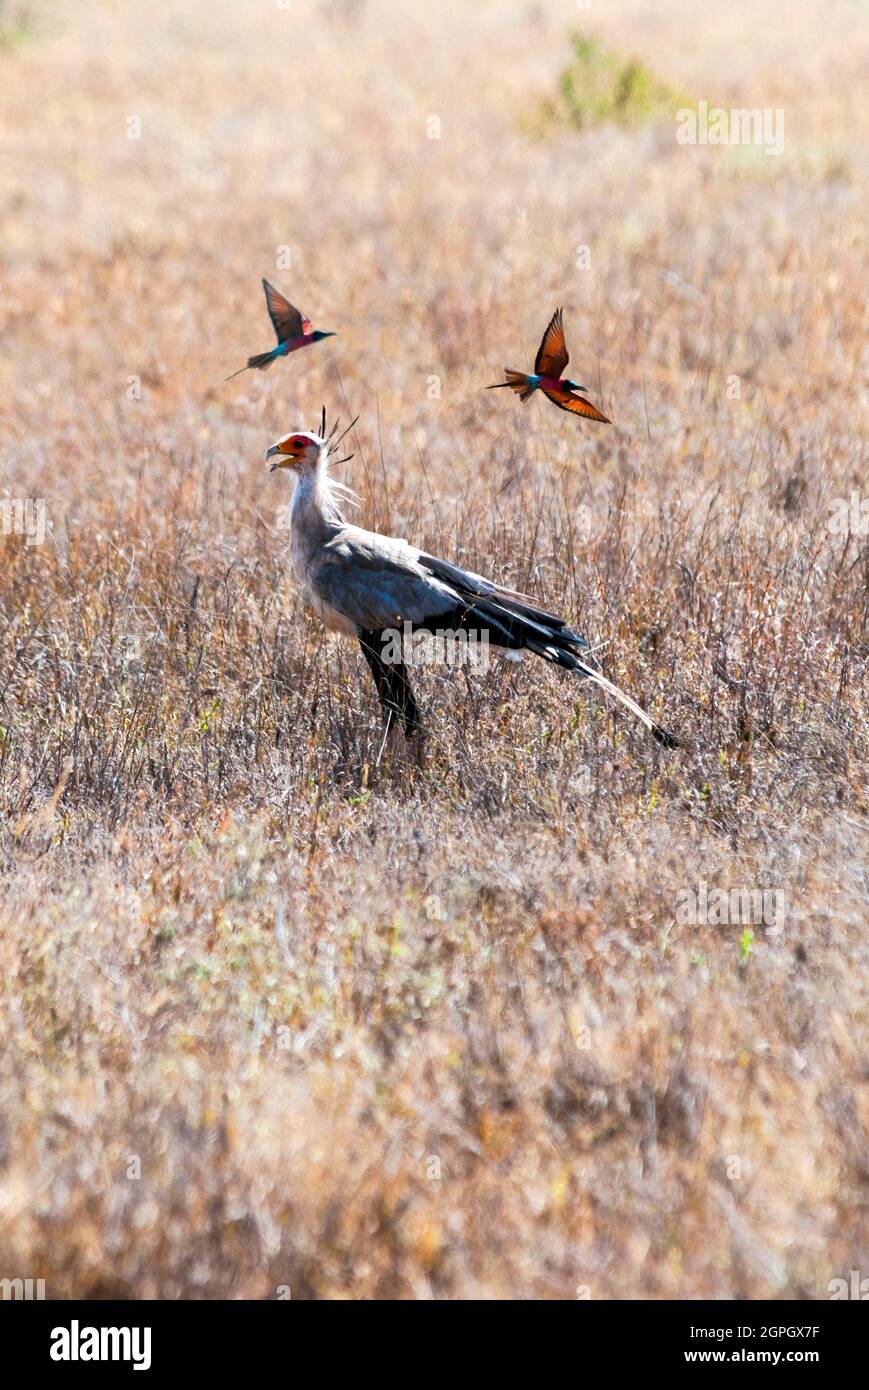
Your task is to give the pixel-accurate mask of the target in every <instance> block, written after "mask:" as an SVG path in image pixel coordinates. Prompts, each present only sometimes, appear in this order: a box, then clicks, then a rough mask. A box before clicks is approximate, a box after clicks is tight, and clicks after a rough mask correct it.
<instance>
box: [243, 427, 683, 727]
mask: <svg viewBox="0 0 869 1390" xmlns="http://www.w3.org/2000/svg"><path fill="white" fill-rule="evenodd" d="M354 423H355V421H354ZM334 433H335V431H334V428H333V430H332V434H331V435H330V436H329V438H327V437H326V412H325V410H324V411H323V419H322V423H321V426H320V434H313V433H309V432H307V431H304V430H302V431H298V432H297V433H295V434H288V435H286V436H284V437H283V438H282V439H279V440H278V441H277V443H276V444H273V445H272V447H271V448H270V449H269V450H268V452H267V453H266V459H274V460H275V462H274V463H273V464H272V470H271V471H272V472H274V471H275V469H277V468H288V469H292V470H293V472H294V473H295V475H296V486H295V491H294V493H293V500H292V506H291V508H290V559H291V565H292V570H293V575H294V577H295V580H296V583H297V584H298V586H299V588H300V590H301V592H302V596H303V597H304V599H305V602H306V603H307V605H308V607H309V608H311V609H312V610H313V611H314V613H316V614H317V616H318V617H319V618H320V619H322V621H323V623H324V624H325V626H326V627H327V628H329V629H330V630H331V631H332V632H338V633H341V634H342V635H344V636H346V637H355V638H356V639H357V640H358V642H359V645H360V646H361V648H362V652H363V655H364V657H365V660H366V661H367V662H368V665H369V667H370V669H371V674H372V676H373V677H374V684H375V686H376V688H377V695H378V698H379V700H380V704H381V707H382V709H383V713H384V718H385V720H386V727H387V731H388V730H389V727H390V725H391V724H392V723H393V721H397V722H398V723H399V724H400V725H401V727H402V728H403V730H404V732H405V734H406V736H407V737H410V736H411V735H412V734H415V733H418V732H423V728H422V724H421V721H420V713H419V708H418V706H417V703H416V699H415V698H414V693H413V689H412V687H411V684H410V679H409V676H408V673H407V667H406V665H405V663H404V662H403V661H402V660H400V659H399V660H395V659H394V658H393V659H391V660H387V659H385V657H384V653H385V650H386V646H387V642H388V644H389V646H390V648H391V649H392V650H393V651H394V649H395V644H394V634H395V632H396V630H398V631H399V632H401V631H402V629H404V631H405V632H406V631H408V630H410V631H411V632H414V633H415V632H418V631H425V632H431V633H436V632H443V631H444V630H445V629H446V630H452V631H462V630H464V631H466V632H476V633H478V634H479V635H480V638H481V639H483V634H487V637H486V638H485V640H487V641H488V643H489V645H491V646H494V647H501V648H504V649H505V650H507V651H512V652H521V651H529V652H534V653H536V654H537V655H538V656H542V657H543V659H544V660H545V661H549V662H552V663H553V665H555V666H560V667H562V668H564V669H566V670H568V671H574V672H575V673H576V674H577V675H579V676H581V677H583V678H584V679H586V680H590V681H593V682H594V684H595V685H597V686H599V687H600V689H601V690H604V691H606V693H607V695H609V696H611V698H612V699H614V700H616V701H618V703H619V704H621V705H624V707H625V708H626V709H628V710H630V712H631V713H632V714H633V715H635V716H636V718H637V719H639V720H641V722H642V723H643V724H645V726H646V728H647V729H648V730H649V731H650V732H651V734H652V735H653V737H654V738H655V739H657V741H658V742H659V743H661V744H663V745H664V747H665V748H675V747H678V746H679V740H678V739H677V738H675V737H674V735H673V734H671V733H668V731H667V730H666V729H664V728H662V727H661V725H660V724H657V723H656V722H655V720H654V719H653V718H652V717H651V715H649V714H647V713H646V711H645V710H644V709H641V708H640V706H639V705H638V704H637V702H636V700H632V699H631V697H630V695H626V694H625V692H624V691H623V690H619V689H618V687H617V686H615V685H613V683H612V681H609V680H607V678H606V676H603V675H601V673H600V672H599V671H596V670H595V669H594V668H593V667H592V666H590V665H588V664H587V662H588V658H586V659H582V658H581V657H580V653H581V652H583V651H587V649H588V643H587V642H586V641H585V640H584V638H582V637H580V636H579V634H578V633H576V632H573V631H572V630H571V629H570V628H569V627H568V626H567V624H566V622H565V621H564V619H563V618H559V617H556V615H555V614H554V613H548V612H546V610H545V609H543V608H541V607H540V606H539V604H538V603H537V602H536V601H535V600H534V599H532V598H528V597H527V596H526V595H525V594H520V593H516V592H515V590H513V589H505V588H503V587H502V586H501V585H500V584H493V583H492V582H491V581H490V580H488V579H484V578H483V577H482V576H481V575H479V574H474V573H473V572H472V571H471V570H465V569H461V568H460V567H459V566H458V565H453V564H451V563H450V562H449V560H439V559H437V558H436V557H435V556H434V555H427V554H426V552H425V551H423V550H418V549H417V548H416V546H413V545H410V544H409V543H408V542H407V541H404V540H400V539H398V538H397V537H394V536H381V535H378V534H377V533H376V532H374V531H364V530H362V528H361V527H359V526H352V525H350V524H349V523H348V522H347V521H345V520H344V517H343V515H342V512H341V503H342V501H343V500H344V499H345V498H348V497H349V498H352V496H353V494H352V493H350V492H349V490H348V489H347V488H345V487H344V486H343V485H342V484H341V483H337V482H336V481H335V479H334V478H332V477H331V475H330V473H329V462H330V451H331V449H332V447H333V446H332V438H333V436H334ZM345 433H346V431H345ZM342 437H343V436H342ZM339 442H340V441H339ZM344 461H345V460H341V462H344Z"/></svg>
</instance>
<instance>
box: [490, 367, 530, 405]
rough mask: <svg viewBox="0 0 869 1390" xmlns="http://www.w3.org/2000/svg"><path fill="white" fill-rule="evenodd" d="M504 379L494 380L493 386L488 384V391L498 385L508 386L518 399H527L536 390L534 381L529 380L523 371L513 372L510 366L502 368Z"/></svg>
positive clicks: (493, 389) (494, 389) (496, 387)
mask: <svg viewBox="0 0 869 1390" xmlns="http://www.w3.org/2000/svg"><path fill="white" fill-rule="evenodd" d="M504 375H505V377H506V378H507V380H506V381H496V382H495V384H494V386H488V387H487V388H486V389H487V390H488V391H496V390H497V389H498V387H499V386H509V387H510V390H511V391H515V392H516V395H517V396H518V397H519V399H520V401H527V400H528V397H529V396H533V395H534V392H535V391H536V390H537V384H536V382H531V381H529V380H528V377H527V376H526V375H525V373H524V372H514V371H513V370H512V369H511V368H510V367H505V368H504Z"/></svg>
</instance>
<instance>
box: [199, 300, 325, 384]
mask: <svg viewBox="0 0 869 1390" xmlns="http://www.w3.org/2000/svg"><path fill="white" fill-rule="evenodd" d="M263 289H264V290H265V296H266V304H267V305H268V310H269V318H270V319H271V321H272V323H273V324H274V329H275V332H276V333H277V335H278V345H277V347H274V348H272V350H271V351H270V352H258V353H257V354H256V356H255V357H249V358H248V359H247V366H245V367H239V369H238V371H237V372H233V373H232V375H231V376H228V377H225V378H224V380H226V381H232V378H233V377H234V376H240V375H241V373H242V372H246V371H247V369H248V367H255V368H256V370H257V371H258V372H265V371H267V370H268V368H269V367H270V366H271V365H272V363H273V362H276V361H277V360H278V358H279V357H286V356H287V355H288V354H289V353H291V352H298V350H299V348H305V347H309V346H310V345H311V343H319V342H320V340H321V339H322V338H334V336H335V334H334V333H324V332H323V330H322V329H321V328H315V327H314V325H313V324H312V323H311V320H310V319H309V318H306V317H305V315H304V314H303V313H302V311H301V309H297V308H296V306H295V304H291V303H290V301H289V300H288V299H285V298H284V296H283V295H282V294H281V293H280V291H279V290H276V289H275V287H274V285H270V284H269V282H268V280H263Z"/></svg>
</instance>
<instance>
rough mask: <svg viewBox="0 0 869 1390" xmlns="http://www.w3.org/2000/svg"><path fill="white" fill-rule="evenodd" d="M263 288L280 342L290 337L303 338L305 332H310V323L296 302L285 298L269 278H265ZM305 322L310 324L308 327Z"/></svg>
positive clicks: (270, 316)
mask: <svg viewBox="0 0 869 1390" xmlns="http://www.w3.org/2000/svg"><path fill="white" fill-rule="evenodd" d="M263 289H264V290H265V295H266V304H267V305H268V310H269V318H270V319H271V321H272V323H273V324H274V329H275V332H276V333H277V335H278V342H279V343H285V342H286V341H287V339H288V338H301V336H302V334H303V333H310V331H311V325H310V323H308V320H307V319H306V318H305V317H304V315H303V314H302V312H301V311H300V310H299V309H297V308H296V306H295V304H291V303H290V301H289V300H288V299H285V298H284V296H283V295H282V294H281V292H280V290H276V289H275V287H274V285H270V284H269V282H268V280H263ZM305 323H307V324H308V326H307V328H305V327H304V326H303V325H304V324H305Z"/></svg>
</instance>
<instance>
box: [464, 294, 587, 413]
mask: <svg viewBox="0 0 869 1390" xmlns="http://www.w3.org/2000/svg"><path fill="white" fill-rule="evenodd" d="M569 361H570V354H569V353H568V351H567V344H566V343H565V341H564V325H563V324H562V321H561V310H560V309H556V310H555V313H554V314H553V315H552V318H551V319H550V320H549V325H548V327H547V329H546V332H545V333H544V334H543V339H542V341H541V343H540V347H539V348H538V349H537V356H536V358H535V360H534V371H533V372H514V371H512V370H511V369H510V368H509V367H505V368H504V375H505V376H506V378H507V380H506V381H498V382H496V383H495V385H494V386H488V387H487V388H486V389H487V390H488V391H497V390H498V388H499V387H501V386H509V387H510V390H511V391H515V392H516V395H517V396H518V397H519V399H520V401H527V400H528V399H529V398H530V397H531V396H533V395H534V392H535V391H542V392H543V394H544V396H546V398H547V399H548V400H550V401H552V403H553V405H557V406H558V408H559V410H569V411H570V413H571V414H572V415H583V416H585V418H586V420H599V421H600V423H601V424H602V425H611V424H612V421H611V420H610V419H608V418H607V416H606V415H603V414H602V413H601V412H600V411H599V410H598V408H597V406H595V405H592V403H591V401H587V400H585V399H584V398H583V397H582V396H580V395H579V394H578V393H579V392H580V391H585V390H586V387H585V386H580V385H579V384H578V383H577V382H575V381H571V379H570V377H563V376H562V375H561V373H562V372H563V371H564V369H565V367H566V366H567V364H568V362H569Z"/></svg>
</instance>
